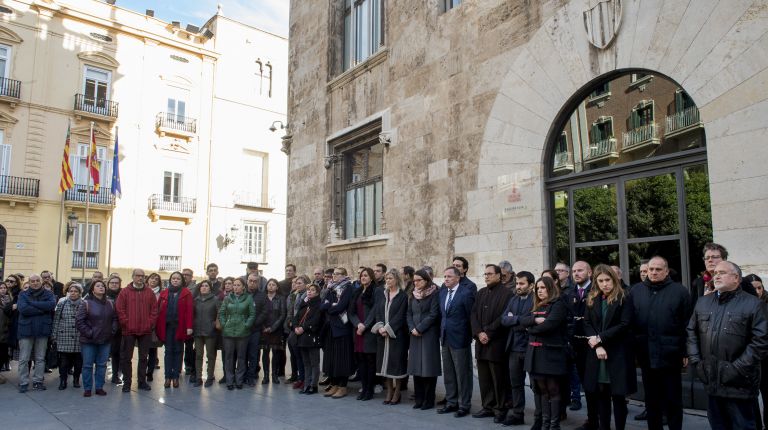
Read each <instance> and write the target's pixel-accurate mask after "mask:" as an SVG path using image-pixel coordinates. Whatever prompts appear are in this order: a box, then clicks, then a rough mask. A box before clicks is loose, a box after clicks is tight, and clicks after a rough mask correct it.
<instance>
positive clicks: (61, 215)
mask: <svg viewBox="0 0 768 430" xmlns="http://www.w3.org/2000/svg"><path fill="white" fill-rule="evenodd" d="M63 219H64V193H61V206H60V207H59V236H58V238H59V240H57V241H56V278H55V279H56V280H58V279H59V257H61V224H62V220H63Z"/></svg>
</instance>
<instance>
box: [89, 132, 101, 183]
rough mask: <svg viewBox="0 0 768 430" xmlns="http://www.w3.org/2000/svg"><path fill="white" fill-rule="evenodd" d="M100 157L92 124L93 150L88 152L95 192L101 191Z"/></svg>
mask: <svg viewBox="0 0 768 430" xmlns="http://www.w3.org/2000/svg"><path fill="white" fill-rule="evenodd" d="M99 168H100V166H99V158H98V156H97V155H96V133H94V132H93V126H91V150H90V151H89V154H88V171H89V172H91V179H93V193H94V194H95V193H98V192H99V185H100V181H99Z"/></svg>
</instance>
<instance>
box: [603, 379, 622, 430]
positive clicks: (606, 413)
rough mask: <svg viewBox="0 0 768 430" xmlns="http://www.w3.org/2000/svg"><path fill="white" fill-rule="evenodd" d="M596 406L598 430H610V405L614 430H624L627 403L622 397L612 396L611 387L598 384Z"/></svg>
mask: <svg viewBox="0 0 768 430" xmlns="http://www.w3.org/2000/svg"><path fill="white" fill-rule="evenodd" d="M597 404H598V416H599V417H600V430H611V405H613V418H614V421H615V422H616V425H615V429H616V430H624V427H625V426H626V424H627V401H626V398H625V397H624V396H612V395H611V386H610V385H608V384H600V391H599V392H598V393H597Z"/></svg>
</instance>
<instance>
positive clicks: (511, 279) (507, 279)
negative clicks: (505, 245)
mask: <svg viewBox="0 0 768 430" xmlns="http://www.w3.org/2000/svg"><path fill="white" fill-rule="evenodd" d="M499 267H501V285H502V286H504V288H507V289H509V290H510V291H515V286H516V285H517V280H516V279H515V269H513V268H512V263H510V262H509V261H507V260H501V261H500V262H499Z"/></svg>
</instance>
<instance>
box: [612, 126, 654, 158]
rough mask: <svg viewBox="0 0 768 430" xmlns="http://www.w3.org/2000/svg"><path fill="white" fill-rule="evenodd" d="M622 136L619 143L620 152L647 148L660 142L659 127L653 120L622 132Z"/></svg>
mask: <svg viewBox="0 0 768 430" xmlns="http://www.w3.org/2000/svg"><path fill="white" fill-rule="evenodd" d="M623 137H624V138H623V140H622V144H621V150H622V152H630V151H634V150H636V149H641V148H648V147H650V146H656V145H658V144H659V143H661V140H659V128H658V126H656V123H654V122H652V123H650V124H646V125H641V126H640V127H637V128H634V129H632V130H629V131H627V132H624V134H623Z"/></svg>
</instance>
